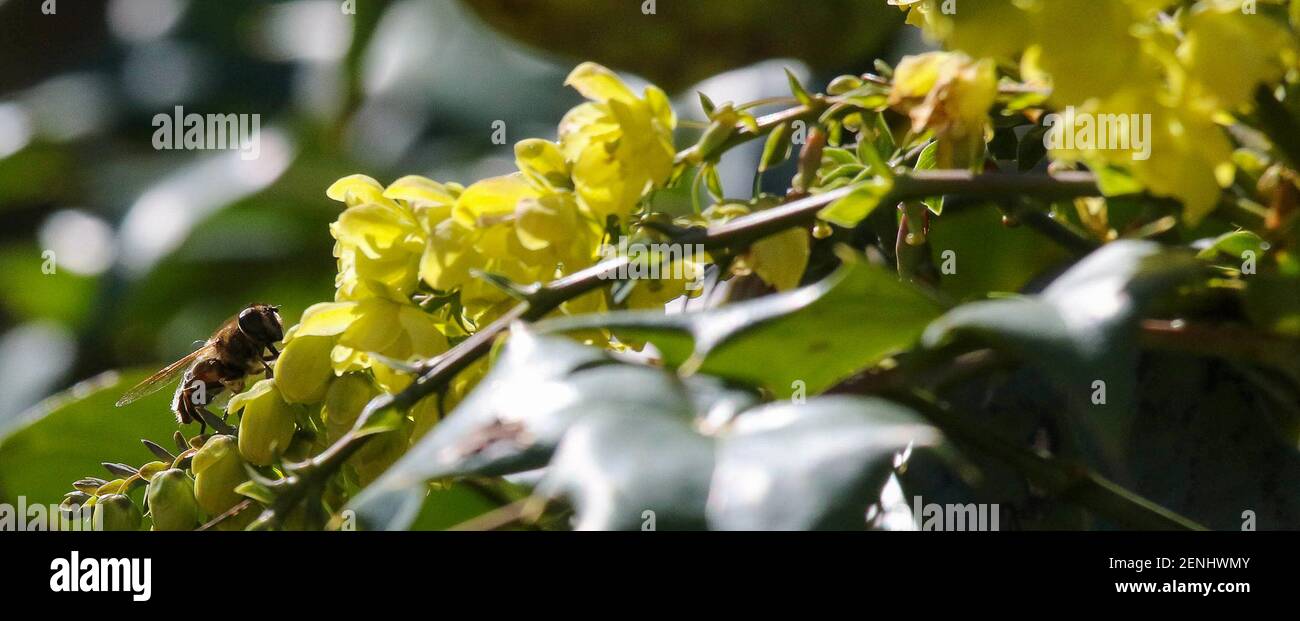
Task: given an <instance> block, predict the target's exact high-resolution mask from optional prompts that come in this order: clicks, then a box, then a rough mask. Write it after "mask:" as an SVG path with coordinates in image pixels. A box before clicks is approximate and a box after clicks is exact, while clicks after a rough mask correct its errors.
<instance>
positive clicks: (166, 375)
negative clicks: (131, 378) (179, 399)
mask: <svg viewBox="0 0 1300 621" xmlns="http://www.w3.org/2000/svg"><path fill="white" fill-rule="evenodd" d="M209 349H210V347H209V346H206V345H205V346H203V347H200V348H198V349H196V350H194V351H192V352H190V355H188V356H185V357H184V358H181V359H180V360H177V361H176V362H173V363H171V364H169V365H167V366H166V367H163V368H162V369H161V370H159V371H158V372H157V373H154V374H153V375H150V376H149V377H146V378H145V379H144V381H142V382H140V383H139V384H136V385H135V386H134V387H133V388H131V390H128V391H127V392H126V394H124V395H122V398H121V399H118V400H117V407H119V408H120V407H122V406H124V405H126V404H128V403H131V402H132V401H135V400H136V399H139V398H141V397H145V396H148V395H152V394H153V393H155V392H158V391H159V390H161V389H162V388H163V387H164V386H166V385H167V384H168V382H169V381H170V380H173V379H175V378H176V376H177V375H180V374H181V372H182V371H184V370H185V369H188V368H189V367H190V365H192V364H194V361H195V360H198V359H199V357H200V356H202V355H203V354H205V353H207V352H208V350H209Z"/></svg>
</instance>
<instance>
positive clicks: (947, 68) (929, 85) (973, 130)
mask: <svg viewBox="0 0 1300 621" xmlns="http://www.w3.org/2000/svg"><path fill="white" fill-rule="evenodd" d="M997 92H998V81H997V71H996V66H995V64H994V63H993V61H991V60H987V59H986V60H980V61H973V60H971V58H970V57H969V56H966V55H965V54H961V53H955V52H930V53H926V54H921V55H919V56H908V57H906V58H904V59H903V60H902V62H900V63H899V64H898V67H897V69H896V70H895V71H894V84H893V88H892V89H891V90H890V93H889V105H890V106H892V107H894V108H895V109H897V110H899V111H900V112H903V113H905V114H907V115H908V116H909V117H910V118H911V119H912V130H913V131H915V132H918V133H920V132H923V131H925V130H933V131H934V132H935V136H936V137H937V138H938V140H939V158H938V159H939V166H940V167H942V168H954V167H958V168H966V167H974V166H976V165H978V164H979V163H980V161H981V156H982V155H983V152H984V140H985V133H986V132H988V131H989V128H990V122H989V108H990V107H992V105H993V101H994V99H995V98H996V97H997Z"/></svg>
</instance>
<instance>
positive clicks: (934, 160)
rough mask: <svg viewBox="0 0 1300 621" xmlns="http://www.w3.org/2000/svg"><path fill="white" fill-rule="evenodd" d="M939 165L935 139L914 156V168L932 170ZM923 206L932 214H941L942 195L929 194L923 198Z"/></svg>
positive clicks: (937, 145)
mask: <svg viewBox="0 0 1300 621" xmlns="http://www.w3.org/2000/svg"><path fill="white" fill-rule="evenodd" d="M938 166H939V141H938V140H935V141H933V142H931V143H930V144H929V145H928V146H926V147H925V148H924V149H922V150H921V155H920V156H918V157H917V158H916V170H934V169H935V168H937V167H938ZM924 202H925V206H926V207H928V208H929V209H930V212H931V213H933V214H934V215H936V216H937V215H941V214H943V197H942V196H931V197H930V198H927V199H925V201H924Z"/></svg>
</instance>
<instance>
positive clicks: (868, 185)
mask: <svg viewBox="0 0 1300 621" xmlns="http://www.w3.org/2000/svg"><path fill="white" fill-rule="evenodd" d="M893 187H894V184H893V182H892V181H891V180H889V179H887V178H884V177H877V178H875V179H872V180H870V181H867V182H865V183H863V184H862V185H861V186H859V187H858V188H857V189H855V190H854V191H853V192H851V193H849V195H848V196H845V197H844V198H841V199H839V200H837V201H835V202H833V203H831V204H830V205H827V206H826V208H825V209H823V210H821V212H819V213H818V214H817V217H818V218H821V219H822V220H825V221H827V222H830V223H831V224H835V225H839V226H842V227H844V228H853V227H855V226H857V225H858V223H859V222H861V221H863V220H864V219H866V217H867V216H869V215H871V212H873V211H875V210H876V207H879V206H880V203H881V201H883V200H884V198H885V197H886V196H888V195H889V191H890V190H892V189H893Z"/></svg>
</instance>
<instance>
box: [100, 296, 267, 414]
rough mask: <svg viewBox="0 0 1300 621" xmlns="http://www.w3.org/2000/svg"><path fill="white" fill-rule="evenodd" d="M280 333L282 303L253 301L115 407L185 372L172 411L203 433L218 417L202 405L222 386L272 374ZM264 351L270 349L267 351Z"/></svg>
mask: <svg viewBox="0 0 1300 621" xmlns="http://www.w3.org/2000/svg"><path fill="white" fill-rule="evenodd" d="M283 339H284V324H283V323H282V322H281V321H280V307H279V306H271V305H269V304H252V305H250V306H248V307H247V308H245V309H244V310H242V311H240V312H239V314H238V315H236V316H234V317H231V318H230V319H229V320H227V321H226V322H225V323H223V324H221V327H220V328H218V329H217V331H216V332H215V333H213V335H212V336H211V337H210V338H209V339H208V340H207V341H206V342H204V343H203V345H202V346H200V347H199V348H198V349H196V350H194V351H193V352H192V353H190V355H188V356H185V357H184V358H181V359H180V360H177V361H176V362H173V363H171V364H169V365H167V366H166V367H164V368H163V369H161V370H160V371H158V372H157V373H154V374H153V375H150V376H149V377H147V378H145V380H144V381H142V382H140V383H139V384H137V385H136V386H135V387H133V388H132V389H131V390H129V391H127V393H126V394H125V395H122V398H121V399H118V400H117V407H122V406H124V405H126V404H128V403H131V402H132V401H135V400H137V399H139V398H141V397H144V396H146V395H150V394H153V393H155V392H157V391H158V390H159V389H161V388H162V387H163V386H166V385H167V384H168V382H170V381H171V380H172V379H175V377H176V376H177V375H178V374H180V373H182V372H184V375H183V377H182V378H181V382H180V384H179V385H178V386H177V387H176V396H174V397H173V398H172V406H171V407H172V412H174V413H175V414H176V420H177V421H178V422H180V423H181V424H189V423H190V422H192V421H195V420H197V421H199V425H200V426H201V429H200V431H199V434H200V435H201V434H202V433H203V432H204V431H206V430H207V427H208V422H209V421H215V420H218V419H216V418H215V417H213V415H212V413H210V412H208V411H207V410H206V406H207V405H208V404H209V403H211V402H212V398H213V397H215V396H216V395H217V394H219V393H220V392H221V391H222V390H225V389H230V391H231V392H240V391H241V390H243V389H244V378H245V377H247V376H248V375H252V374H255V373H259V372H262V371H265V372H266V376H267V377H271V375H272V371H271V365H270V363H271V362H272V361H274V360H275V359H276V357H278V356H279V355H280V352H278V351H276V349H275V343H278V342H280V341H281V340H283ZM268 351H269V352H270V355H266V353H267V352H268ZM205 415H206V416H205ZM215 426H216V425H215V424H214V427H215Z"/></svg>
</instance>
